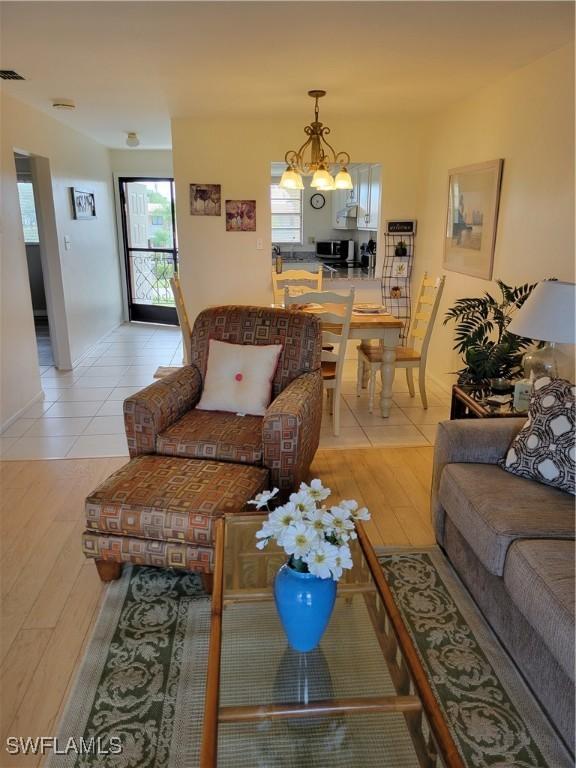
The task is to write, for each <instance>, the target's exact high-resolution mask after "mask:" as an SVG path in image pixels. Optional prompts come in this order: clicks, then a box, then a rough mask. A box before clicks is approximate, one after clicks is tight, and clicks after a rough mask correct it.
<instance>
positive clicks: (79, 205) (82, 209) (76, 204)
mask: <svg viewBox="0 0 576 768" xmlns="http://www.w3.org/2000/svg"><path fill="white" fill-rule="evenodd" d="M70 194H71V196H72V211H73V213H74V218H75V219H95V218H96V201H95V198H94V192H82V191H81V190H80V189H76V187H71V188H70Z"/></svg>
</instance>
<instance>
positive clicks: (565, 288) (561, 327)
mask: <svg viewBox="0 0 576 768" xmlns="http://www.w3.org/2000/svg"><path fill="white" fill-rule="evenodd" d="M575 291H576V285H575V284H574V283H562V282H560V281H559V280H543V281H542V282H540V283H538V285H537V286H536V288H534V290H533V291H532V293H531V294H530V296H529V297H528V298H527V299H526V301H525V302H524V304H523V305H522V307H521V308H520V309H519V310H518V312H517V313H516V314H515V315H514V318H513V319H512V322H511V323H510V325H509V326H508V328H507V330H508V331H509V332H510V333H515V334H516V335H517V336H526V337H527V338H529V339H534V340H535V341H545V342H546V344H545V345H544V346H543V347H542V348H541V349H536V350H533V351H531V352H527V353H526V354H525V355H524V359H523V361H522V362H523V366H524V374H525V376H526V377H527V378H529V379H534V378H537V377H538V376H550V377H551V378H558V369H559V366H560V365H562V362H563V359H564V360H566V362H567V356H566V355H564V353H563V352H562V351H561V350H560V349H558V348H557V346H556V345H557V344H575V343H576V331H575V324H576V317H575V301H574V298H575Z"/></svg>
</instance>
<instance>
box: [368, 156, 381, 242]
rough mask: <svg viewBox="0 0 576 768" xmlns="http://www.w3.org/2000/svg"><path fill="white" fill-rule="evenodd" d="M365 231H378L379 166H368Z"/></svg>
mask: <svg viewBox="0 0 576 768" xmlns="http://www.w3.org/2000/svg"><path fill="white" fill-rule="evenodd" d="M368 208H369V210H368V221H367V222H366V229H373V230H376V229H378V219H379V213H380V166H379V165H371V166H370V205H369V207H368Z"/></svg>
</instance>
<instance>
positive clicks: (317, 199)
mask: <svg viewBox="0 0 576 768" xmlns="http://www.w3.org/2000/svg"><path fill="white" fill-rule="evenodd" d="M325 203H326V198H325V197H324V195H321V194H320V192H316V193H315V194H314V195H312V197H311V198H310V205H311V206H312V208H315V209H316V210H317V211H319V210H320V208H324V204H325Z"/></svg>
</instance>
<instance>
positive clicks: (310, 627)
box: [274, 564, 336, 653]
mask: <svg viewBox="0 0 576 768" xmlns="http://www.w3.org/2000/svg"><path fill="white" fill-rule="evenodd" d="M274 599H275V601H276V610H277V611H278V615H279V616H280V621H281V622H282V626H283V628H284V632H285V633H286V637H287V638H288V644H289V645H290V647H291V648H293V649H294V650H295V651H300V652H303V653H306V652H307V651H312V650H314V648H316V646H317V645H318V643H319V642H320V640H321V639H322V635H323V634H324V632H325V630H326V627H327V626H328V622H329V621H330V616H331V615H332V611H333V609H334V601H335V600H336V582H335V581H334V579H320V578H319V577H318V576H314V575H313V574H311V573H300V572H299V571H295V570H294V569H293V568H290V566H289V565H288V564H284V565H283V566H282V567H281V568H280V570H279V571H278V573H277V574H276V578H275V580H274Z"/></svg>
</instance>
